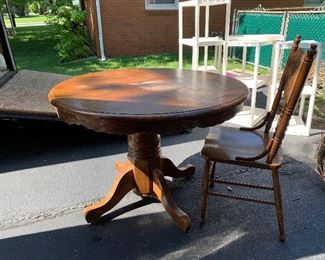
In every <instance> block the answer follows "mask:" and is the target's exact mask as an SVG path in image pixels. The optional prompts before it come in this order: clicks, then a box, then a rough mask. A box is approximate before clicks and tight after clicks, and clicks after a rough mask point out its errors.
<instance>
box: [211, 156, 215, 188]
mask: <svg viewBox="0 0 325 260" xmlns="http://www.w3.org/2000/svg"><path fill="white" fill-rule="evenodd" d="M215 172H216V162H213V164H212V170H211V172H210V180H212V179H214V176H215ZM213 187H214V181H210V188H213Z"/></svg>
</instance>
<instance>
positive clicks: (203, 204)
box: [200, 160, 211, 224]
mask: <svg viewBox="0 0 325 260" xmlns="http://www.w3.org/2000/svg"><path fill="white" fill-rule="evenodd" d="M210 169H211V161H209V160H206V161H205V164H204V172H203V178H202V188H201V218H200V223H201V224H204V223H205V212H206V208H207V202H208V189H209V175H210Z"/></svg>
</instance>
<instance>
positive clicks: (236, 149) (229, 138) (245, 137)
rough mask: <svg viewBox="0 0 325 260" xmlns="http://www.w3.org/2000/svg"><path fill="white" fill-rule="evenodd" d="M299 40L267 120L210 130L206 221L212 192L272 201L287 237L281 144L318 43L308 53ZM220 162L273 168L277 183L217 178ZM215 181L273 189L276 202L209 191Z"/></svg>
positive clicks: (204, 204) (204, 189)
mask: <svg viewBox="0 0 325 260" xmlns="http://www.w3.org/2000/svg"><path fill="white" fill-rule="evenodd" d="M299 42H300V37H297V38H296V40H295V42H294V45H293V47H292V49H291V52H290V55H289V59H288V61H287V64H286V67H285V70H284V73H283V75H282V78H281V81H280V85H279V89H278V92H277V95H276V97H275V100H274V103H273V106H272V110H271V112H270V113H268V114H267V115H266V117H265V120H263V121H262V123H261V124H259V125H258V126H256V127H254V128H241V129H239V130H238V129H233V128H226V127H215V128H211V129H210V132H209V134H208V136H207V137H206V139H205V145H204V147H203V149H202V151H201V154H202V156H203V158H204V159H205V161H206V162H205V167H204V175H203V181H202V195H201V223H204V222H205V212H206V207H207V196H208V195H215V196H220V197H226V198H230V199H237V200H245V201H251V202H258V203H263V204H270V205H275V207H276V215H277V220H278V225H279V234H280V235H279V238H280V240H284V239H285V232H284V221H283V210H282V200H281V190H280V182H279V174H278V169H279V168H280V167H281V165H282V153H281V150H280V146H281V143H282V140H283V138H284V136H285V131H286V128H287V126H288V123H289V119H290V117H291V115H292V113H293V111H294V108H295V105H296V103H297V101H298V99H299V96H300V93H301V91H302V88H303V86H304V83H305V80H306V78H307V76H308V73H309V70H310V67H311V65H312V61H313V58H314V55H315V53H316V46H315V45H313V46H311V49H310V50H309V51H308V52H307V54H305V53H304V52H303V50H302V49H299V48H298V45H299ZM282 94H284V99H285V105H284V108H283V109H282V111H281V114H280V118H279V120H278V123H277V127H276V130H275V132H274V134H273V135H271V134H270V132H269V131H270V128H271V125H272V122H273V120H274V117H275V114H276V111H277V109H278V107H279V103H280V99H281V96H282ZM263 126H265V129H264V132H262V133H259V132H257V131H255V130H258V129H260V128H262V127H263ZM216 162H217V163H227V164H235V165H241V166H248V167H255V168H262V169H269V170H271V171H272V180H273V185H272V187H268V186H263V185H257V184H249V183H240V182H234V181H230V180H221V179H215V177H214V176H215V172H214V171H215V164H216ZM214 183H220V184H226V185H235V186H242V187H248V188H255V189H264V190H273V193H274V201H266V200H261V199H259V198H248V197H243V196H238V195H230V194H224V193H219V192H213V191H209V187H208V186H209V184H210V187H211V188H213V186H214Z"/></svg>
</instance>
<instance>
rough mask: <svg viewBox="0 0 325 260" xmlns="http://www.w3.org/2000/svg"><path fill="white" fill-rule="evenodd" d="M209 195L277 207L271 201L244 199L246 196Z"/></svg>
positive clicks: (214, 193) (211, 192)
mask: <svg viewBox="0 0 325 260" xmlns="http://www.w3.org/2000/svg"><path fill="white" fill-rule="evenodd" d="M208 195H213V196H219V197H225V198H229V199H235V200H244V201H250V202H257V203H262V204H268V205H275V202H274V201H270V200H262V199H258V198H251V197H244V196H238V195H230V194H226V193H222V192H214V191H209V192H208Z"/></svg>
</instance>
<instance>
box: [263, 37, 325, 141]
mask: <svg viewBox="0 0 325 260" xmlns="http://www.w3.org/2000/svg"><path fill="white" fill-rule="evenodd" d="M292 43H293V41H285V42H278V43H276V45H275V54H274V68H275V69H274V70H273V74H272V84H271V87H270V92H269V95H268V97H269V98H268V108H269V110H270V109H271V104H272V102H273V100H274V98H275V94H276V90H277V87H278V85H279V80H280V76H281V74H282V70H281V60H282V57H283V51H284V50H285V49H290V48H291V46H292ZM311 44H316V45H317V55H316V58H315V65H314V74H313V79H312V82H311V84H310V83H309V82H308V81H307V82H306V83H305V86H304V88H303V90H302V93H301V95H300V105H299V111H298V115H295V116H292V118H291V120H290V123H289V126H288V129H287V132H286V133H287V134H291V135H302V136H309V134H310V128H311V122H312V118H313V110H314V104H315V95H316V90H317V83H318V75H319V70H320V67H321V63H322V50H323V44H322V43H321V42H317V41H314V40H303V41H301V42H300V44H299V48H305V49H308V48H310V45H311ZM307 97H309V104H308V111H307V117H306V121H305V122H304V120H303V118H302V117H303V112H304V106H305V100H306V98H307ZM275 120H277V118H276V119H275Z"/></svg>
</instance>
